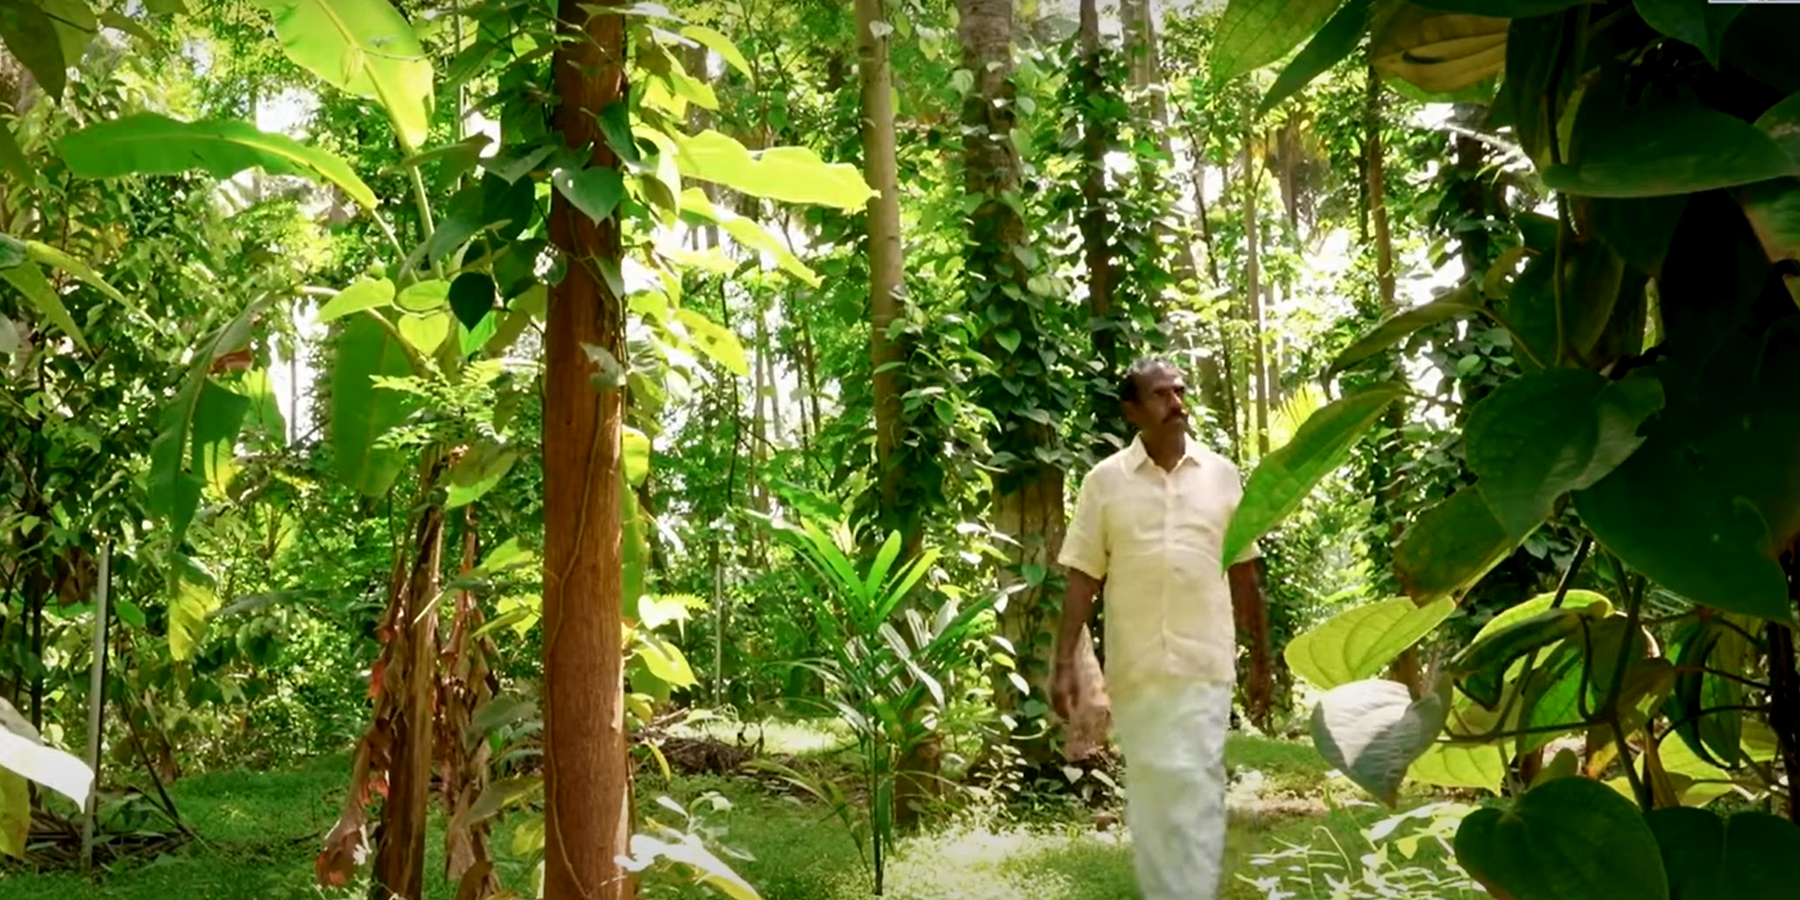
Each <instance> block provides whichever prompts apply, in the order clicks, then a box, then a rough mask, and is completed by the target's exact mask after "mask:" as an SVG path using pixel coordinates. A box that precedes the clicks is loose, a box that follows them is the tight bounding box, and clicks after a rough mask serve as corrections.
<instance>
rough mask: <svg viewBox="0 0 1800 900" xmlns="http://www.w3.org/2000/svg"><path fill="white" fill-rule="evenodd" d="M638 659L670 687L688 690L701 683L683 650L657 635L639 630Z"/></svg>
mask: <svg viewBox="0 0 1800 900" xmlns="http://www.w3.org/2000/svg"><path fill="white" fill-rule="evenodd" d="M637 638H638V647H637V653H638V658H639V659H642V660H643V661H644V666H645V667H646V668H648V669H649V670H650V674H652V675H654V676H656V679H657V680H658V681H661V682H662V683H664V684H666V685H669V686H670V687H677V688H686V687H693V686H695V685H697V684H699V683H700V680H699V679H697V678H695V677H694V670H693V667H691V666H689V665H688V661H687V657H686V656H685V655H683V654H682V652H681V648H680V647H677V646H675V645H674V644H672V643H669V642H667V641H664V640H663V639H662V638H659V637H657V636H656V635H655V634H653V633H651V632H649V631H645V630H643V629H638V631H637Z"/></svg>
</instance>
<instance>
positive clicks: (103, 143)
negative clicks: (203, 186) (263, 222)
mask: <svg viewBox="0 0 1800 900" xmlns="http://www.w3.org/2000/svg"><path fill="white" fill-rule="evenodd" d="M58 151H59V152H60V153H61V154H62V158H63V161H64V162H66V163H68V165H69V170H70V171H71V172H74V173H75V174H76V175H78V176H80V177H82V178H117V177H120V176H123V175H132V174H142V175H178V174H181V173H183V172H187V171H190V170H193V169H199V170H201V171H203V172H205V173H207V174H208V175H211V176H212V177H214V178H220V179H224V178H230V177H231V176H233V175H236V174H237V173H239V172H242V171H244V170H245V169H250V168H260V169H262V170H263V171H264V172H267V173H268V174H270V175H298V176H301V177H304V178H309V179H312V180H314V181H326V182H330V183H332V184H335V185H337V186H338V187H340V188H343V189H344V193H346V194H349V195H350V199H352V200H355V201H356V202H357V203H358V204H360V205H361V206H362V207H363V208H364V209H369V210H373V209H374V208H375V207H376V205H377V204H376V201H375V192H374V191H372V190H370V189H369V186H368V185H367V184H364V183H363V180H362V179H361V178H358V177H356V172H355V171H354V170H352V169H351V168H350V164H349V163H346V162H344V160H343V159H341V158H339V157H337V156H333V155H332V154H330V153H327V152H325V151H323V150H320V149H318V148H316V147H308V146H306V145H305V144H302V143H300V142H299V141H296V140H294V139H293V138H290V137H285V136H283V135H279V134H270V133H268V132H265V131H259V130H257V128H256V127H255V126H254V125H251V124H250V123H248V122H240V121H237V120H235V119H207V120H202V121H199V122H178V121H176V120H174V119H171V118H169V117H167V116H163V115H158V114H157V113H137V114H134V115H129V116H124V117H121V118H117V119H109V120H106V121H103V122H98V123H96V124H93V125H89V126H88V127H86V128H83V129H81V130H80V131H77V132H74V133H73V134H70V135H68V136H66V137H64V138H63V139H62V141H61V143H60V144H59V145H58Z"/></svg>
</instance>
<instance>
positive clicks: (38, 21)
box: [0, 0, 69, 99]
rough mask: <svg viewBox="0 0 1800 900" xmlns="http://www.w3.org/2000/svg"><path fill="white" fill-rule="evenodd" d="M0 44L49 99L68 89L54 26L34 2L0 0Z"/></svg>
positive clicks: (65, 71) (66, 75)
mask: <svg viewBox="0 0 1800 900" xmlns="http://www.w3.org/2000/svg"><path fill="white" fill-rule="evenodd" d="M0 41H4V42H5V43H6V49H7V50H8V51H10V52H11V53H12V56H13V58H14V59H16V60H18V61H19V63H20V64H21V65H23V66H24V67H25V70H26V71H28V72H30V73H31V77H32V78H33V79H34V80H35V81H37V83H38V86H39V87H42V88H43V89H44V93H46V94H49V95H50V97H51V98H52V99H60V98H61V97H62V93H63V88H65V87H67V86H68V79H69V71H68V70H69V61H68V60H67V59H65V58H64V57H63V45H62V41H61V40H59V39H58V37H57V34H56V24H55V23H54V22H53V21H52V20H51V18H50V16H49V15H48V14H47V13H45V12H44V9H43V5H42V4H41V3H39V2H37V0H0Z"/></svg>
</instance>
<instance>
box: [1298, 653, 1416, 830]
mask: <svg viewBox="0 0 1800 900" xmlns="http://www.w3.org/2000/svg"><path fill="white" fill-rule="evenodd" d="M1448 714H1449V697H1448V694H1447V692H1445V691H1442V690H1439V691H1434V692H1432V693H1429V694H1426V695H1425V696H1423V697H1420V698H1419V699H1417V700H1414V699H1413V696H1412V693H1411V692H1410V691H1408V690H1407V688H1406V685H1403V684H1400V683H1398V682H1394V681H1388V680H1386V679H1380V678H1378V679H1371V680H1367V681H1355V682H1351V683H1350V684H1346V685H1342V686H1340V687H1337V688H1333V689H1332V690H1330V691H1327V692H1326V693H1325V696H1323V697H1320V698H1319V704H1318V705H1317V706H1315V707H1313V714H1312V738H1313V746H1315V747H1317V748H1318V750H1319V754H1320V755H1321V756H1323V757H1325V760H1326V761H1327V762H1329V763H1331V764H1332V765H1333V766H1335V767H1337V769H1338V770H1340V771H1342V772H1343V773H1344V775H1345V776H1346V777H1348V778H1349V779H1350V780H1351V781H1354V782H1356V784H1357V785H1358V786H1360V787H1361V788H1362V789H1363V790H1366V791H1368V792H1369V793H1370V794H1372V795H1374V797H1375V798H1376V799H1377V800H1380V801H1381V802H1383V803H1386V804H1387V805H1389V806H1394V805H1396V804H1398V802H1399V799H1400V785H1401V783H1402V782H1404V781H1405V780H1406V771H1407V769H1408V768H1410V767H1411V766H1412V764H1413V761H1414V760H1416V759H1418V758H1419V757H1420V756H1421V755H1423V754H1424V753H1425V751H1426V750H1429V749H1430V748H1431V745H1432V743H1433V742H1434V741H1436V740H1437V736H1438V734H1439V733H1440V732H1442V731H1443V730H1444V718H1445V716H1447V715H1448Z"/></svg>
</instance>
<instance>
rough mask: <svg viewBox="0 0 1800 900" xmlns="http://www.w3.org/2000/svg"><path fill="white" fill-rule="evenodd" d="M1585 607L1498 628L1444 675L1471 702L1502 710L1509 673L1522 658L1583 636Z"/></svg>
mask: <svg viewBox="0 0 1800 900" xmlns="http://www.w3.org/2000/svg"><path fill="white" fill-rule="evenodd" d="M1587 620H1588V610H1587V609H1586V608H1569V607H1558V608H1556V609H1550V610H1545V611H1544V612H1541V613H1538V614H1537V615H1534V616H1531V617H1530V618H1527V619H1524V620H1522V621H1519V622H1516V623H1513V624H1510V625H1507V626H1505V627H1504V628H1500V629H1497V630H1495V631H1493V632H1491V633H1489V634H1488V635H1486V636H1485V637H1482V638H1481V639H1479V640H1477V641H1476V642H1475V643H1473V644H1470V645H1469V646H1468V648H1467V649H1465V650H1463V651H1462V652H1461V653H1459V654H1457V655H1456V657H1455V658H1454V659H1452V660H1451V661H1450V664H1449V665H1448V666H1447V667H1445V670H1444V671H1445V672H1446V673H1448V674H1449V675H1450V676H1451V677H1453V678H1455V679H1457V681H1458V685H1459V686H1460V687H1461V688H1462V690H1463V693H1465V694H1468V695H1469V699H1471V700H1474V701H1475V702H1476V703H1479V704H1481V705H1482V706H1483V707H1484V708H1486V709H1489V710H1493V709H1496V708H1498V707H1499V705H1500V697H1501V694H1502V692H1503V691H1504V689H1505V682H1506V676H1507V670H1508V669H1510V668H1512V666H1513V663H1515V662H1518V661H1519V659H1520V658H1521V657H1524V656H1525V655H1526V654H1528V653H1531V652H1533V651H1535V650H1539V649H1542V648H1544V647H1547V646H1549V645H1551V644H1554V643H1556V642H1558V641H1561V640H1563V639H1565V638H1569V637H1573V636H1576V635H1579V634H1580V633H1581V629H1582V628H1583V625H1584V623H1585V622H1586V621H1587Z"/></svg>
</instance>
